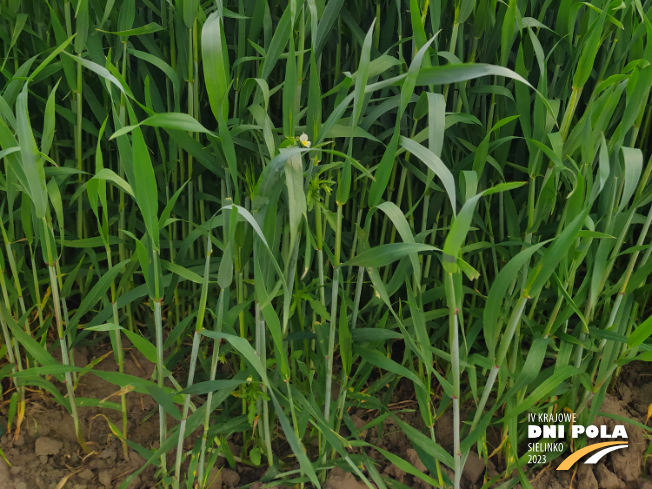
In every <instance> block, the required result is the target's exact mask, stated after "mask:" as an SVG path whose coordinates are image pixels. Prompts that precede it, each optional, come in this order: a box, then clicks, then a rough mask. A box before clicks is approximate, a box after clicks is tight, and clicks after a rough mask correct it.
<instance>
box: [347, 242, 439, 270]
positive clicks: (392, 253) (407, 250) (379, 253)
mask: <svg viewBox="0 0 652 489" xmlns="http://www.w3.org/2000/svg"><path fill="white" fill-rule="evenodd" d="M424 251H441V250H440V249H439V248H435V247H434V246H430V245H425V244H421V243H390V244H386V245H380V246H376V247H374V248H371V249H369V250H367V251H363V252H362V253H360V254H359V255H357V256H355V257H353V258H351V259H350V260H349V261H347V262H346V263H343V264H342V266H351V267H365V268H368V267H373V268H378V267H384V266H385V265H389V264H390V263H394V262H395V261H396V260H400V259H401V258H403V257H405V256H408V255H410V254H411V253H422V252H424Z"/></svg>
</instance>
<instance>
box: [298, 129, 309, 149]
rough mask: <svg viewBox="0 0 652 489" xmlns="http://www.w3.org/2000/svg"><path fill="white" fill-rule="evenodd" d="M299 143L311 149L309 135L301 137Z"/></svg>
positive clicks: (304, 134)
mask: <svg viewBox="0 0 652 489" xmlns="http://www.w3.org/2000/svg"><path fill="white" fill-rule="evenodd" d="M299 141H300V142H301V144H302V145H303V146H305V147H306V148H309V147H310V141H308V135H307V134H306V133H305V132H304V133H303V134H302V135H301V136H299Z"/></svg>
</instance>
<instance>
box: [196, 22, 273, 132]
mask: <svg viewBox="0 0 652 489" xmlns="http://www.w3.org/2000/svg"><path fill="white" fill-rule="evenodd" d="M201 54H202V61H203V67H204V80H205V83H206V92H207V93H208V100H209V102H210V106H211V110H212V111H213V115H214V116H215V118H216V119H217V120H219V119H220V116H219V115H218V114H220V113H221V114H222V117H223V118H224V120H227V119H228V118H229V102H228V98H227V97H226V94H227V91H228V88H229V85H230V83H231V81H230V71H229V67H230V64H229V54H228V48H227V45H226V38H225V37H224V26H223V25H222V18H221V17H220V16H219V15H218V12H213V13H212V14H211V15H209V16H208V18H207V19H206V22H205V23H204V26H203V27H202V31H201ZM263 78H266V77H263Z"/></svg>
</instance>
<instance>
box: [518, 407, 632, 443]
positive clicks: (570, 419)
mask: <svg viewBox="0 0 652 489" xmlns="http://www.w3.org/2000/svg"><path fill="white" fill-rule="evenodd" d="M532 422H539V423H572V424H571V438H577V437H579V436H580V435H581V434H586V436H587V437H589V438H595V437H597V436H598V435H600V438H627V432H626V431H625V427H624V426H623V425H616V426H615V427H614V430H613V433H610V432H609V431H608V427H607V426H605V425H601V426H599V427H598V426H594V425H589V426H583V425H580V424H576V423H575V414H574V413H559V414H539V415H536V414H532V413H530V414H528V423H532ZM527 435H528V438H539V437H542V438H564V436H565V426H564V425H563V424H541V425H534V424H528V427H527Z"/></svg>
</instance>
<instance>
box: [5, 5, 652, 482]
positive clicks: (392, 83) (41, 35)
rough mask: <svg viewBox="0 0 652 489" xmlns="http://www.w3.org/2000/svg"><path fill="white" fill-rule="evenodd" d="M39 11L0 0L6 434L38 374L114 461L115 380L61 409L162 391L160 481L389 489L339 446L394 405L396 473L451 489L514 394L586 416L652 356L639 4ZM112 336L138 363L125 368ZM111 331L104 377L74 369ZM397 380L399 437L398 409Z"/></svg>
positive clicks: (512, 436) (509, 437)
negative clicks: (170, 422)
mask: <svg viewBox="0 0 652 489" xmlns="http://www.w3.org/2000/svg"><path fill="white" fill-rule="evenodd" d="M47 7H48V8H45V7H44V2H42V0H26V1H23V2H15V1H5V2H3V3H2V6H1V8H0V22H1V23H2V29H0V45H1V46H2V53H0V54H1V55H2V59H3V61H2V69H1V73H2V76H3V82H2V83H1V87H0V159H1V161H2V163H0V167H1V173H0V200H1V202H2V211H1V213H0V217H1V223H2V232H3V233H2V234H3V242H4V245H5V251H3V254H2V257H1V259H0V268H2V274H0V289H1V291H2V301H0V326H1V328H2V336H1V338H0V342H1V343H0V352H1V354H2V355H3V358H4V359H5V360H6V365H5V366H3V367H2V368H0V373H1V375H2V376H9V375H10V376H12V378H13V382H14V383H15V385H16V387H17V390H16V391H15V392H14V393H13V394H12V396H11V399H10V401H9V406H10V407H11V422H10V427H9V428H10V429H12V427H14V426H17V425H19V424H20V422H21V416H22V413H24V404H25V402H26V401H25V396H24V392H25V391H24V389H25V386H26V385H33V386H37V387H39V388H42V389H43V390H44V391H46V392H48V393H50V394H51V395H52V396H53V397H54V398H55V399H56V400H57V401H58V402H60V403H61V404H62V405H63V406H64V407H65V408H66V409H67V410H68V411H69V412H70V413H71V415H72V416H73V417H74V418H75V427H76V429H77V437H78V440H79V443H80V445H81V446H82V448H86V445H85V443H84V440H83V430H82V426H81V424H82V421H81V420H79V419H78V415H77V410H76V407H77V406H90V405H98V406H105V407H108V408H111V409H119V410H121V411H122V413H123V424H122V427H117V426H115V425H111V429H112V431H113V433H114V434H115V436H117V437H119V438H121V439H122V442H123V447H124V451H125V456H126V455H127V453H128V452H127V449H128V445H127V443H129V444H130V445H131V446H132V447H133V446H136V445H135V444H134V443H133V442H131V441H129V442H128V440H129V432H128V430H127V424H128V423H127V421H128V420H127V413H126V405H125V398H124V395H122V397H121V401H122V402H121V404H118V403H117V402H116V403H110V405H109V404H101V403H100V402H99V400H92V399H80V398H75V387H74V386H75V385H76V382H73V381H76V380H77V379H78V377H79V376H80V375H84V374H85V373H87V372H89V371H90V372H93V373H96V374H97V375H100V376H101V377H102V378H104V379H106V380H108V381H109V382H113V383H114V384H116V385H119V386H121V387H125V386H128V385H132V386H133V387H134V388H135V389H136V390H138V391H139V392H143V393H147V394H149V395H151V396H152V397H153V398H154V399H155V400H156V402H157V403H158V404H159V406H160V409H159V415H160V417H161V420H162V421H163V422H161V423H160V426H161V431H160V448H158V449H156V450H148V449H146V448H144V447H140V446H139V447H138V451H139V452H140V453H141V454H146V455H148V462H147V463H148V464H157V465H158V466H159V468H160V470H161V472H160V475H161V480H162V481H163V482H162V484H163V485H168V484H171V485H172V486H174V487H175V488H178V487H180V486H181V485H186V486H187V487H192V484H193V483H194V482H197V483H198V484H199V486H200V487H206V484H207V478H208V477H207V473H208V469H209V467H210V465H212V464H213V463H215V460H216V457H217V456H218V455H219V454H221V455H223V456H224V457H225V458H226V459H227V460H229V461H233V460H235V458H234V457H240V458H241V459H243V460H249V461H251V463H253V465H256V466H258V465H269V467H270V471H269V472H268V476H269V477H274V478H276V479H278V481H281V480H283V481H286V482H287V481H289V480H293V481H294V482H299V483H306V484H312V485H313V486H314V487H319V486H320V484H321V483H323V482H324V480H325V477H326V476H327V472H328V470H329V469H330V468H331V467H333V466H334V464H338V465H340V466H342V467H346V468H348V469H349V470H350V471H351V472H352V473H354V474H355V475H356V476H358V477H359V478H360V479H361V480H362V481H363V482H364V483H365V484H367V485H368V486H370V487H371V484H372V483H373V484H375V486H376V487H378V488H385V487H388V486H392V481H389V480H385V479H384V478H383V477H384V476H383V477H381V475H380V474H379V473H378V470H377V469H376V467H374V466H373V464H372V459H371V458H370V457H369V456H368V455H364V454H363V455H353V454H352V451H351V448H352V447H356V450H357V448H358V447H360V448H362V449H364V450H366V449H367V448H370V445H369V444H368V443H366V442H364V441H361V440H360V439H359V433H358V432H357V430H355V429H353V428H354V425H353V423H352V421H351V419H350V417H349V414H348V413H349V412H350V411H351V410H355V409H357V408H360V407H361V408H372V409H378V411H379V419H380V420H381V421H379V423H380V422H382V420H383V419H387V418H389V417H394V418H396V421H397V423H398V424H399V426H400V428H401V430H402V431H403V432H404V434H405V435H406V437H407V438H408V439H409V440H410V442H411V443H412V444H413V446H414V448H415V449H416V450H417V453H418V454H419V456H420V458H421V459H422V462H423V464H425V466H426V467H427V468H428V470H429V472H430V474H429V475H426V474H421V473H420V472H419V471H418V470H417V469H416V468H415V466H414V465H413V464H411V463H409V462H407V461H405V460H403V459H401V458H400V457H399V455H398V454H394V453H390V452H387V451H384V450H379V453H380V454H381V455H383V456H384V457H385V458H386V459H387V461H388V463H393V464H395V465H397V466H398V467H400V468H401V469H402V470H404V471H406V472H408V473H409V474H412V475H414V476H415V477H417V478H419V479H421V480H423V481H425V482H427V483H429V484H432V485H440V486H445V485H446V483H447V482H449V481H448V477H447V476H446V474H445V473H444V471H443V468H442V466H447V467H449V468H450V469H452V470H453V472H454V477H453V480H452V481H450V482H452V485H453V486H454V487H455V488H456V489H457V488H459V487H460V484H461V474H462V470H463V467H464V463H465V461H466V458H467V456H468V455H469V453H470V451H471V450H473V451H476V452H477V453H478V454H479V456H480V457H482V458H484V459H487V458H488V457H489V456H490V455H491V451H490V450H488V448H487V447H488V444H487V433H488V430H492V429H499V430H500V429H502V433H505V436H506V439H505V440H504V443H503V444H502V445H501V451H502V452H503V453H502V460H505V461H506V462H507V463H506V464H505V465H504V466H501V467H500V470H502V473H501V477H502V478H503V479H505V480H506V482H505V483H506V484H511V483H512V482H513V484H516V481H517V480H518V481H520V482H521V483H522V484H524V483H523V481H525V478H526V477H527V475H528V472H527V471H528V468H527V467H526V466H522V467H521V466H519V463H522V462H523V458H522V456H523V454H522V453H517V444H518V441H519V440H520V439H521V438H522V435H523V431H522V429H523V428H522V425H521V424H519V423H518V419H519V418H520V417H522V416H523V413H524V412H525V411H531V412H538V411H541V412H543V411H547V412H552V411H553V410H554V411H557V412H561V411H563V410H570V411H572V412H574V413H576V414H577V415H578V416H579V420H580V422H581V423H583V424H589V423H590V422H591V421H592V418H593V416H595V415H596V414H598V412H599V408H600V406H599V403H600V400H601V399H602V398H603V396H604V392H605V389H606V387H607V386H608V385H610V384H611V383H612V382H613V380H614V379H616V378H617V376H618V373H619V369H620V367H621V366H622V365H624V364H626V363H628V362H630V361H633V360H644V361H650V360H651V359H652V355H651V353H652V340H650V336H651V335H652V319H651V318H650V309H649V307H650V306H649V304H650V300H649V299H650V292H651V290H652V287H651V286H650V278H649V276H650V273H652V260H651V259H650V255H651V254H652V246H651V244H650V238H649V236H648V234H649V228H650V225H651V224H652V205H651V202H652V188H651V187H650V184H649V179H650V175H651V174H652V159H651V158H650V151H651V149H652V148H651V146H650V138H649V134H650V122H651V119H652V110H651V107H652V105H650V103H649V100H648V99H649V91H650V86H651V82H652V64H651V63H652V45H651V44H650V43H648V40H649V37H650V35H652V24H651V23H650V20H649V18H648V17H649V14H650V8H651V7H650V5H649V2H647V3H645V4H641V3H640V0H633V1H629V2H624V3H623V2H621V3H618V2H611V3H610V2H604V1H601V2H597V3H596V2H593V3H591V4H589V3H575V4H573V3H572V2H564V1H551V2H543V1H540V0H525V1H518V2H517V1H512V0H510V1H509V2H489V1H485V0H478V1H472V0H461V1H434V2H433V1H431V2H428V1H425V2H424V1H421V0H410V1H404V2H393V1H391V0H383V1H378V2H376V3H370V2H367V3H364V2H356V1H353V0H346V1H345V0H331V1H328V2H324V1H323V0H305V1H304V0H290V2H270V1H267V0H241V1H238V2H224V1H222V0H218V1H216V2H214V3H213V2H198V1H197V0H177V1H175V2H170V1H165V0H161V1H160V2H155V1H153V2H150V1H146V2H136V1H134V0H115V1H108V2H100V1H99V0H80V1H79V2H70V1H68V0H54V1H50V2H49V3H47ZM107 183H108V184H107ZM6 263H8V265H9V266H8V267H7V266H6V265H5V264H6ZM365 276H366V278H365ZM75 296H77V297H81V298H82V299H81V300H78V301H73V300H70V299H71V298H73V297H75ZM140 324H149V325H152V326H153V328H151V329H145V328H140V327H139V325H140ZM192 325H194V328H193V327H192ZM50 329H52V331H53V332H54V331H56V337H57V339H58V342H57V343H58V347H59V348H60V349H61V358H62V361H61V364H59V363H58V362H57V361H56V360H55V359H54V357H53V356H52V355H51V354H50V353H49V352H48V350H47V349H46V348H45V346H44V345H45V343H46V339H47V338H52V337H53V336H48V331H49V330H50ZM150 335H152V336H151V337H150ZM123 336H127V337H128V338H129V340H130V342H131V343H132V344H133V345H134V346H135V347H136V348H137V349H139V350H140V351H141V352H142V353H143V354H144V355H145V356H146V357H147V358H148V359H150V360H152V361H154V362H156V364H157V368H156V372H155V374H154V376H153V377H154V378H153V379H144V380H143V379H137V378H135V377H131V376H128V375H125V374H124V371H123V354H122V346H121V345H122V343H121V341H122V340H121V338H122V337H123ZM104 338H106V339H108V338H110V339H111V342H112V345H113V348H114V350H115V359H116V362H117V363H118V367H119V371H118V372H113V373H112V372H100V371H96V370H94V365H91V366H89V367H87V368H86V369H79V368H77V367H75V366H74V365H72V364H71V359H73V358H74V357H73V355H72V354H71V353H72V350H73V349H74V348H78V347H81V346H83V345H84V344H85V343H86V342H88V341H89V340H91V339H104ZM190 345H192V353H191V354H190V356H189V357H187V356H184V354H182V351H187V349H188V348H190ZM397 352H402V353H401V354H398V353H397ZM186 355H187V353H186ZM209 359H210V361H209ZM226 361H229V362H230V364H231V365H232V366H233V373H232V374H231V375H224V374H222V373H221V372H218V369H217V367H218V364H219V363H220V362H226ZM172 372H181V375H183V382H184V383H185V384H186V385H184V386H181V385H180V384H179V382H180V381H181V380H182V379H176V378H175V376H174V375H173V374H172ZM195 379H197V381H196V382H195ZM64 380H65V382H66V389H67V396H66V397H64V396H62V395H61V393H60V392H59V390H58V389H59V387H60V383H61V382H63V381H64ZM166 380H169V381H170V382H171V383H166ZM399 380H403V381H404V383H407V385H410V386H411V388H412V389H414V392H415V397H416V400H417V404H418V407H417V408H418V411H419V413H420V415H421V420H420V421H421V422H420V423H418V424H417V425H414V426H411V425H409V424H407V423H406V422H405V421H404V420H403V419H402V418H400V417H397V416H396V415H395V414H394V413H393V412H392V411H391V410H390V409H389V408H388V403H389V402H388V401H389V400H391V399H392V395H393V393H394V392H395V390H396V388H397V385H398V382H399ZM169 385H173V386H175V387H174V388H172V387H169ZM336 389H337V390H338V392H335V390H336ZM592 400H596V401H597V402H594V403H593V405H592V406H591V408H590V409H589V407H588V406H589V404H590V403H591V401H592ZM5 401H7V400H6V399H5ZM181 406H183V409H182V410H180V409H179V408H180V407H181ZM447 411H452V414H453V425H454V426H453V428H454V450H453V453H449V452H447V451H446V450H445V449H444V448H443V447H442V446H440V445H439V444H438V442H437V438H436V432H435V429H434V420H435V419H437V418H438V417H440V416H441V415H442V414H443V413H445V412H447ZM181 412H183V415H181ZM463 412H466V413H468V415H467V417H466V418H464V419H462V415H461V413H463ZM166 413H167V414H170V415H171V416H172V417H173V418H174V419H175V422H174V423H175V425H174V426H171V427H168V426H166V423H165V419H166ZM177 423H178V424H179V427H178V428H177ZM342 423H344V424H345V425H346V426H347V427H349V428H350V429H349V430H348V431H346V430H342V428H343V425H342ZM202 425H203V434H202V436H201V440H197V443H195V444H194V448H193V450H192V451H191V452H188V453H186V452H184V437H186V436H190V434H191V433H192V432H193V431H195V430H196V429H197V428H199V427H201V426H202ZM168 428H169V429H168ZM243 431H244V433H243V439H244V440H248V441H247V442H245V443H244V444H243V445H244V446H243V448H242V453H238V454H232V453H231V452H230V449H229V448H228V444H227V443H226V440H227V438H228V437H229V436H231V435H233V434H234V433H236V432H238V433H239V432H243ZM349 433H350V434H349ZM278 440H283V443H282V445H283V446H284V447H287V448H288V449H287V450H285V451H279V448H278V447H279V443H278ZM285 442H287V443H285ZM175 447H176V449H175ZM175 450H176V462H175V466H174V468H171V467H166V463H167V460H168V458H166V454H167V453H168V452H174V451H175ZM290 451H291V453H290ZM206 453H209V454H213V455H210V456H209V458H208V459H207V458H206ZM356 453H357V452H356ZM0 455H1V453H0ZM187 459H189V460H190V467H191V470H189V471H188V473H184V472H183V471H182V470H181V467H182V463H183V461H184V460H187ZM519 461H520V462H519ZM297 462H298V463H299V467H298V470H295V464H296V463H297ZM141 470H142V469H141ZM138 473H139V471H136V472H134V473H133V474H131V475H130V477H129V479H128V481H129V480H132V479H133V478H135V477H136V476H137V475H138ZM270 474H271V475H270ZM510 480H512V482H510ZM128 481H127V482H126V483H125V487H126V484H127V483H128ZM278 481H277V482H278ZM278 483H281V482H278ZM287 483H289V482H287ZM524 486H527V481H525V484H524Z"/></svg>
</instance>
